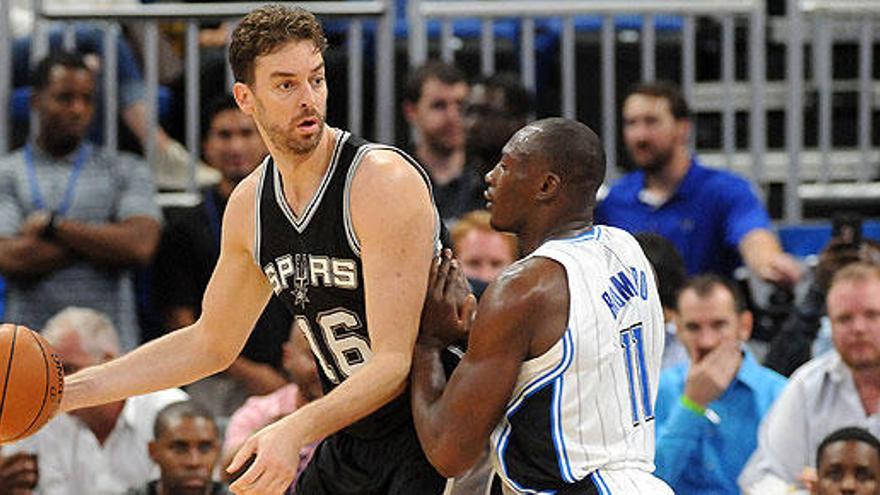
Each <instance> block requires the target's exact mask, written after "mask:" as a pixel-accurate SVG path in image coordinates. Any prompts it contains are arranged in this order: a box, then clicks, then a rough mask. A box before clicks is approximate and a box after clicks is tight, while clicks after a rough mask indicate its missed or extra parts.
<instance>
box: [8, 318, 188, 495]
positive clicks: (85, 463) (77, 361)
mask: <svg viewBox="0 0 880 495" xmlns="http://www.w3.org/2000/svg"><path fill="white" fill-rule="evenodd" d="M43 335H44V336H45V337H46V340H47V341H49V344H51V345H52V347H53V348H54V349H55V351H56V352H57V353H58V354H59V355H60V356H61V360H62V363H63V365H64V368H65V372H67V373H72V372H74V371H77V370H79V369H82V368H87V367H89V366H94V365H97V364H100V363H103V362H105V361H108V360H110V359H112V358H114V357H116V356H118V355H119V339H118V336H117V334H116V330H115V329H114V327H113V324H112V323H111V322H110V320H109V319H108V318H107V317H106V316H104V315H102V314H101V313H98V312H97V311H94V310H91V309H85V308H67V309H65V310H63V311H61V312H60V313H58V314H57V315H55V316H54V317H52V319H50V320H49V322H48V323H47V324H46V328H45V329H44V330H43ZM185 399H187V395H186V394H185V393H184V392H183V391H182V390H179V389H169V390H163V391H160V392H155V393H152V394H146V395H141V396H137V397H132V398H130V399H127V400H124V401H119V402H114V403H110V404H105V405H102V406H97V407H91V408H85V409H80V410H78V411H74V412H72V413H69V414H61V415H59V416H57V417H55V418H54V419H53V420H52V421H50V422H49V424H47V425H46V426H45V427H44V428H43V429H42V430H40V431H39V432H38V433H37V434H35V435H34V436H32V437H29V438H26V439H24V440H22V441H20V442H17V443H15V444H12V445H9V446H8V448H5V449H4V451H3V455H4V456H5V455H12V454H15V453H18V452H26V453H30V454H34V455H36V459H37V466H38V469H37V472H38V473H39V476H38V480H37V485H36V493H42V494H52V495H64V494H71V495H77V494H84V493H89V494H93V495H105V494H106V495H109V494H121V493H125V491H127V490H128V489H129V488H133V487H137V486H140V485H143V484H145V483H146V482H147V481H149V480H150V479H152V478H154V477H156V476H157V475H158V470H157V469H156V466H155V464H154V463H153V461H152V460H151V459H150V457H149V453H148V450H147V444H148V443H149V442H150V440H152V438H153V423H154V421H155V419H156V413H157V412H158V411H159V410H160V409H162V408H163V407H165V406H166V405H168V404H170V403H172V402H178V401H181V400H185ZM3 474H4V473H2V472H0V476H3ZM2 485H3V483H2V481H0V486H2Z"/></svg>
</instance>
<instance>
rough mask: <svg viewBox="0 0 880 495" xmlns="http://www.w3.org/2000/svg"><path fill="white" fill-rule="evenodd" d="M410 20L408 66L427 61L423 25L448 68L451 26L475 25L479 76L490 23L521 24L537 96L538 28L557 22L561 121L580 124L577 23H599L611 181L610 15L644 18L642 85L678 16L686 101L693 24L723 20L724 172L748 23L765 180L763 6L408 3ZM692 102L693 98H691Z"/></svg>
mask: <svg viewBox="0 0 880 495" xmlns="http://www.w3.org/2000/svg"><path fill="white" fill-rule="evenodd" d="M408 9H409V11H408V19H409V28H410V33H411V35H410V38H409V60H410V65H411V66H416V65H419V64H421V63H423V62H424V61H425V60H426V59H427V56H428V30H427V27H426V25H427V22H428V21H429V20H432V19H439V20H440V21H441V23H442V27H441V30H440V33H441V34H440V53H441V56H442V58H444V59H445V60H447V61H452V60H453V58H454V52H453V50H451V49H450V47H451V46H452V42H451V41H452V40H451V38H452V35H453V22H454V20H455V19H464V18H480V19H482V21H481V26H482V29H481V37H480V52H481V56H480V60H481V71H482V73H483V74H489V73H491V72H493V70H494V58H495V54H494V50H495V45H494V40H493V37H492V28H493V22H494V21H496V20H499V19H511V18H516V19H517V20H518V21H519V23H520V24H519V34H520V35H519V55H520V74H521V78H522V82H523V84H524V85H525V86H526V87H527V88H529V89H532V90H534V89H535V79H536V74H535V56H536V53H535V48H534V47H535V21H536V20H537V19H545V18H561V19H562V29H561V33H560V45H561V48H560V59H561V60H560V64H559V65H560V71H561V74H560V80H561V95H562V96H561V100H562V101H561V104H560V107H561V108H560V114H561V115H562V116H564V117H568V118H575V117H577V86H578V85H577V81H576V72H575V69H576V64H577V60H576V56H575V36H576V29H575V17H576V16H601V18H602V22H601V28H600V45H601V73H602V76H601V81H602V82H601V109H602V110H601V111H602V125H601V135H602V140H603V143H604V144H605V149H606V155H607V156H608V161H609V163H608V165H609V167H608V170H609V175H611V176H613V174H614V171H615V170H616V155H617V129H618V123H617V112H618V108H617V103H616V96H617V95H616V93H615V91H616V87H617V84H616V83H617V78H616V74H615V45H616V27H615V16H619V15H625V14H640V15H642V16H643V17H642V25H641V54H642V56H641V67H640V73H641V77H642V79H643V80H646V81H651V80H653V79H654V78H655V77H656V65H655V64H656V35H655V16H658V15H678V16H682V17H683V24H682V29H681V35H680V36H681V44H682V53H683V59H682V64H681V66H682V71H681V81H682V89H683V92H684V94H685V96H686V97H691V96H693V93H694V87H695V84H696V82H695V76H696V61H695V57H694V54H695V53H696V49H695V22H696V18H697V17H698V16H708V17H714V18H720V20H721V27H722V29H721V46H722V50H721V53H722V64H721V66H722V74H721V76H722V77H721V82H722V88H723V89H722V95H723V97H724V98H723V104H722V110H721V113H722V122H723V123H722V147H723V150H724V155H725V164H726V166H727V167H732V166H733V159H734V152H735V143H736V134H735V133H736V130H735V127H736V126H735V109H734V106H733V101H734V99H733V87H734V80H735V74H734V63H735V60H734V52H735V49H734V44H735V39H734V35H735V33H734V29H735V23H736V22H737V21H738V20H742V19H746V20H747V21H748V25H749V33H750V34H749V42H748V43H749V50H748V52H749V63H748V67H749V74H748V81H749V84H750V86H751V94H750V100H751V101H750V105H749V106H750V110H751V111H750V119H751V120H750V130H749V135H750V138H749V142H750V150H751V162H752V167H751V171H752V175H753V176H754V177H756V178H758V179H759V180H760V179H761V178H763V176H764V171H763V161H764V155H765V153H766V115H765V95H764V87H765V83H766V72H765V71H766V69H765V64H766V61H765V50H764V43H765V39H764V27H765V17H764V2H763V1H761V0H730V1H725V2H718V1H717V0H667V1H663V2H657V1H651V0H633V1H627V2H620V1H617V0H574V1H542V2H520V1H517V2H494V1H474V2H460V1H449V2H447V1H425V0H409V3H408ZM689 99H690V98H689Z"/></svg>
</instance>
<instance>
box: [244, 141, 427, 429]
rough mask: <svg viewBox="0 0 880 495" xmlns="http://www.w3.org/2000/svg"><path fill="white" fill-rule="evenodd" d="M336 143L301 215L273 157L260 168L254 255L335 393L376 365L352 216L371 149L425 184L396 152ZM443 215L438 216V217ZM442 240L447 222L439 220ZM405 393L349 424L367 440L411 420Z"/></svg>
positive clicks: (327, 388) (371, 145)
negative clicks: (393, 157)
mask: <svg viewBox="0 0 880 495" xmlns="http://www.w3.org/2000/svg"><path fill="white" fill-rule="evenodd" d="M335 135H336V145H335V147H334V150H333V155H332V157H331V159H330V165H329V166H328V168H327V171H326V172H325V174H324V177H323V179H322V181H321V184H320V185H319V186H318V190H317V192H316V193H315V195H314V197H313V198H312V200H311V202H310V203H309V204H308V205H307V206H306V208H305V209H304V210H303V212H302V214H301V215H300V216H297V215H295V214H294V213H293V211H292V210H291V209H290V207H289V205H288V203H287V200H286V199H285V197H284V192H283V187H282V183H281V174H280V173H279V171H278V169H277V167H276V166H275V164H274V162H273V160H272V158H271V157H267V158H266V160H265V161H264V162H263V164H262V165H261V171H260V174H261V177H260V188H259V190H258V192H257V198H256V203H257V206H256V208H257V209H256V232H255V235H256V237H255V248H256V251H255V257H256V261H257V263H259V266H260V268H261V269H262V270H263V273H264V274H265V275H266V277H267V278H268V279H269V283H271V285H272V289H273V290H274V292H275V295H276V296H277V297H279V298H281V300H283V301H284V303H285V305H286V306H287V308H288V309H289V310H290V311H291V313H292V314H293V316H294V324H295V325H296V326H297V327H298V328H299V329H300V330H301V331H302V332H303V333H304V334H305V335H306V337H307V338H308V341H309V344H310V346H311V348H312V353H313V354H314V355H315V359H316V362H317V364H318V370H319V374H320V376H321V382H322V384H323V386H324V391H325V392H328V391H330V390H332V389H333V388H335V387H336V386H337V385H339V384H340V383H342V382H343V381H345V379H346V378H348V377H349V376H351V375H352V374H354V373H355V372H357V370H358V369H359V368H360V367H361V366H363V365H364V364H365V363H366V362H367V361H369V359H370V357H371V355H372V351H371V350H370V336H369V332H368V328H367V313H366V308H365V302H364V281H363V273H362V269H361V258H360V246H359V244H358V239H357V238H356V236H355V234H354V230H353V227H352V220H351V215H350V213H349V202H348V200H349V193H350V188H351V182H352V178H353V177H354V175H355V172H356V171H357V168H358V167H359V165H360V163H361V161H362V160H363V157H364V155H365V154H366V153H367V152H368V151H371V150H393V151H396V152H398V153H400V155H401V156H402V157H404V158H405V159H406V160H407V161H408V162H410V163H411V164H412V165H413V167H415V168H416V170H418V171H419V173H420V174H421V175H422V177H423V178H424V179H425V182H426V184H428V188H429V190H430V187H431V186H430V181H429V180H428V176H427V175H426V174H425V172H424V171H423V170H422V168H421V167H420V166H419V165H418V163H417V162H416V161H415V160H413V159H412V158H410V157H409V156H407V155H406V154H405V153H403V152H401V151H400V150H397V149H396V148H394V147H391V146H386V145H380V144H374V143H369V142H367V141H365V140H364V139H361V138H359V137H356V136H353V135H351V134H350V133H348V132H345V131H342V130H338V129H336V130H335ZM435 215H436V213H435ZM436 225H437V229H438V230H437V232H436V233H435V240H438V247H439V233H440V230H439V229H440V228H441V222H440V220H439V215H436ZM410 416H411V413H410V406H409V399H408V397H407V395H406V394H403V395H401V396H400V397H398V398H397V399H395V400H393V401H392V402H390V403H389V404H386V405H385V406H383V407H382V408H381V409H379V410H378V411H376V412H374V413H373V414H371V415H369V416H367V417H366V418H364V419H362V420H360V421H358V422H357V423H355V424H353V425H351V426H349V427H348V428H347V429H346V431H348V432H349V433H352V434H354V435H357V436H361V437H368V438H373V437H379V436H383V435H384V434H385V433H387V432H389V431H391V430H393V429H395V428H396V427H398V426H399V425H400V424H403V423H404V422H406V421H409V420H410Z"/></svg>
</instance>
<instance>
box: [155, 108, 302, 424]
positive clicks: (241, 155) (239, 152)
mask: <svg viewBox="0 0 880 495" xmlns="http://www.w3.org/2000/svg"><path fill="white" fill-rule="evenodd" d="M202 137H203V138H202V150H203V155H204V159H205V161H206V162H207V163H208V164H210V165H211V166H212V167H214V168H215V169H216V170H217V171H219V172H220V175H221V177H222V179H221V180H220V182H219V183H218V184H217V185H216V186H212V187H209V188H206V189H204V190H203V191H202V199H203V201H202V203H201V204H199V205H196V206H194V207H191V208H185V209H183V210H181V211H178V212H169V221H168V225H167V227H166V229H165V231H164V233H163V234H162V241H161V242H160V244H159V252H158V254H157V255H156V264H155V270H154V272H153V302H154V305H155V307H156V309H158V311H159V313H160V317H161V319H162V326H163V328H164V329H165V330H172V329H175V328H179V327H183V326H187V325H190V324H192V323H193V322H195V321H196V319H197V318H198V316H199V314H200V313H201V306H202V304H201V303H202V294H204V292H205V287H207V285H208V280H210V278H211V272H212V271H213V270H214V265H215V264H216V263H217V258H218V257H219V256H220V223H221V219H222V217H223V212H224V210H225V209H226V201H227V199H228V198H229V195H230V194H231V193H232V190H233V189H234V188H235V186H236V185H237V184H238V183H239V182H240V181H241V180H242V179H244V178H245V177H247V176H248V174H250V173H251V172H252V171H253V170H254V169H255V168H256V167H257V165H259V164H260V162H261V161H262V160H263V158H264V157H265V156H266V155H267V154H268V151H267V150H266V146H265V144H263V140H262V138H261V137H260V134H259V132H258V131H257V128H256V125H255V124H254V121H253V119H251V118H250V117H249V116H247V115H245V113H244V112H242V111H241V110H240V109H239V108H238V105H237V104H236V103H235V99H234V98H233V97H232V95H223V96H219V97H217V98H215V99H214V100H212V101H210V102H209V103H208V104H207V105H206V106H205V111H204V117H203V132H202ZM291 323H292V317H291V316H290V313H289V312H288V311H287V310H286V309H285V308H284V306H283V304H282V303H281V302H280V301H279V300H277V299H275V298H272V299H270V300H269V303H268V304H267V305H266V308H265V310H264V311H263V313H262V315H261V317H260V319H259V320H258V321H257V324H256V327H255V328H256V330H257V331H255V332H252V333H251V335H250V338H249V339H248V342H247V344H245V348H244V351H243V353H242V355H241V356H240V357H239V358H238V359H236V360H235V362H234V363H233V365H232V366H231V367H230V368H229V369H228V370H227V371H225V372H223V373H220V374H217V375H214V376H211V377H208V378H205V379H202V380H199V381H198V382H196V383H194V384H192V385H190V386H188V387H187V392H189V394H190V395H191V396H192V397H194V398H195V399H197V400H198V401H199V402H201V403H202V404H203V405H205V406H207V407H208V408H209V409H210V410H211V413H212V414H213V415H215V416H217V417H218V418H224V417H227V418H228V417H229V416H231V415H232V413H233V412H235V410H236V409H238V407H240V406H241V405H242V404H243V403H244V401H245V399H246V398H247V397H248V396H250V395H266V394H269V393H271V392H273V391H275V390H277V389H279V388H281V387H283V386H285V385H287V382H288V381H287V379H286V378H285V377H284V376H283V374H282V371H281V370H282V345H283V343H284V342H285V341H286V340H287V337H288V335H289V334H290V326H291Z"/></svg>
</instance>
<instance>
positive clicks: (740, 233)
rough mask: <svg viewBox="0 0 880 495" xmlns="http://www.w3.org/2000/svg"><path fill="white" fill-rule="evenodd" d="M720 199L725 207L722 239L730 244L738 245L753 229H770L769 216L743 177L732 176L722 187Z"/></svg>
mask: <svg viewBox="0 0 880 495" xmlns="http://www.w3.org/2000/svg"><path fill="white" fill-rule="evenodd" d="M718 190H719V191H722V196H721V198H720V199H721V201H722V205H723V208H725V210H726V212H727V214H726V221H725V225H724V240H725V242H726V243H727V244H728V245H730V246H734V247H736V246H739V243H740V241H742V239H743V238H744V237H745V236H746V234H748V233H749V232H751V231H752V230H754V229H770V228H771V224H770V216H769V215H768V214H767V210H766V209H765V208H764V205H763V204H762V203H761V200H760V199H759V198H758V195H757V194H755V191H754V189H753V187H752V185H751V184H750V183H749V182H748V181H746V180H745V179H743V178H741V177H739V176H734V177H733V178H731V180H729V181H728V183H727V184H724V187H720V188H718Z"/></svg>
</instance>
